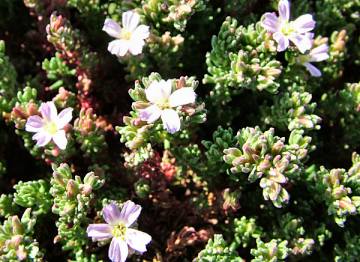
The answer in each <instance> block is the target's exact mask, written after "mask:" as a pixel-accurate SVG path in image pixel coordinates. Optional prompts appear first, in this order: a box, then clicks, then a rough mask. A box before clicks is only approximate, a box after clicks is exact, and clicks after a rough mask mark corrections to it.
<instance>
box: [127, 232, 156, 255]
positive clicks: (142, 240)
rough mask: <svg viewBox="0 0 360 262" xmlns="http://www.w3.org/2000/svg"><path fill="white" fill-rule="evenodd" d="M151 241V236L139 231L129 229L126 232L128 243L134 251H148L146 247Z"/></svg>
mask: <svg viewBox="0 0 360 262" xmlns="http://www.w3.org/2000/svg"><path fill="white" fill-rule="evenodd" d="M150 241H151V236H150V235H149V234H147V233H145V232H141V231H139V230H136V229H132V228H128V229H127V230H126V242H127V243H128V245H129V246H130V247H131V248H132V249H134V250H136V251H138V252H140V253H143V252H145V251H146V245H147V244H148V243H149V242H150Z"/></svg>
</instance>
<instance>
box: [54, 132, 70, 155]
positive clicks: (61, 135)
mask: <svg viewBox="0 0 360 262" xmlns="http://www.w3.org/2000/svg"><path fill="white" fill-rule="evenodd" d="M52 139H53V140H54V143H55V144H56V145H57V146H58V147H59V148H60V149H61V150H64V149H65V148H66V145H67V142H68V141H67V139H66V134H65V130H58V131H57V132H56V134H55V135H53V137H52Z"/></svg>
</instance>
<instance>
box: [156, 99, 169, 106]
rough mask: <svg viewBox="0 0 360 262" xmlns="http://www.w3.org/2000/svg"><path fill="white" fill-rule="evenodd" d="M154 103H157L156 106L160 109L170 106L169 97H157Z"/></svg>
mask: <svg viewBox="0 0 360 262" xmlns="http://www.w3.org/2000/svg"><path fill="white" fill-rule="evenodd" d="M156 105H157V106H158V107H160V108H161V109H166V108H170V105H169V99H168V98H162V99H159V100H158V101H157V102H156Z"/></svg>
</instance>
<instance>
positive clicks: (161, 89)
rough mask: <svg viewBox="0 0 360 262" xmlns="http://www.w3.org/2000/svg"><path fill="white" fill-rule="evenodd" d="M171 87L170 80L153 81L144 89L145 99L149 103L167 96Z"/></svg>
mask: <svg viewBox="0 0 360 262" xmlns="http://www.w3.org/2000/svg"><path fill="white" fill-rule="evenodd" d="M171 89H172V82H171V80H167V81H164V80H161V81H160V82H158V81H153V82H152V83H151V84H150V85H149V87H148V88H146V89H145V94H146V99H147V100H148V101H149V102H151V103H157V102H159V101H164V100H166V99H168V98H169V96H170V94H171Z"/></svg>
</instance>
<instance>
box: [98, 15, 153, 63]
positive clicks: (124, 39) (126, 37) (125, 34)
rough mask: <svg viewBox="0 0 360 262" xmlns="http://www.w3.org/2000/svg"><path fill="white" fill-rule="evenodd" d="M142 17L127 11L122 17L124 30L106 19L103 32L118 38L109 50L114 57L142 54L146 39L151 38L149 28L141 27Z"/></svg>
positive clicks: (111, 43) (110, 45) (112, 42)
mask: <svg viewBox="0 0 360 262" xmlns="http://www.w3.org/2000/svg"><path fill="white" fill-rule="evenodd" d="M139 22H140V16H139V15H138V14H137V13H135V12H133V11H127V12H125V13H123V15H122V26H123V27H122V28H121V27H120V25H119V24H118V23H117V22H115V21H114V20H112V19H110V18H106V20H105V23H104V27H103V30H104V31H105V32H106V33H108V34H109V35H110V36H112V37H115V38H117V40H114V41H111V42H110V43H109V46H108V50H109V52H110V53H112V54H113V55H117V56H124V55H126V53H127V52H130V53H131V54H133V55H138V54H141V52H142V49H143V46H144V45H145V41H144V40H145V39H146V38H148V37H149V35H150V32H149V27H148V26H146V25H139V26H138V24H139Z"/></svg>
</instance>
